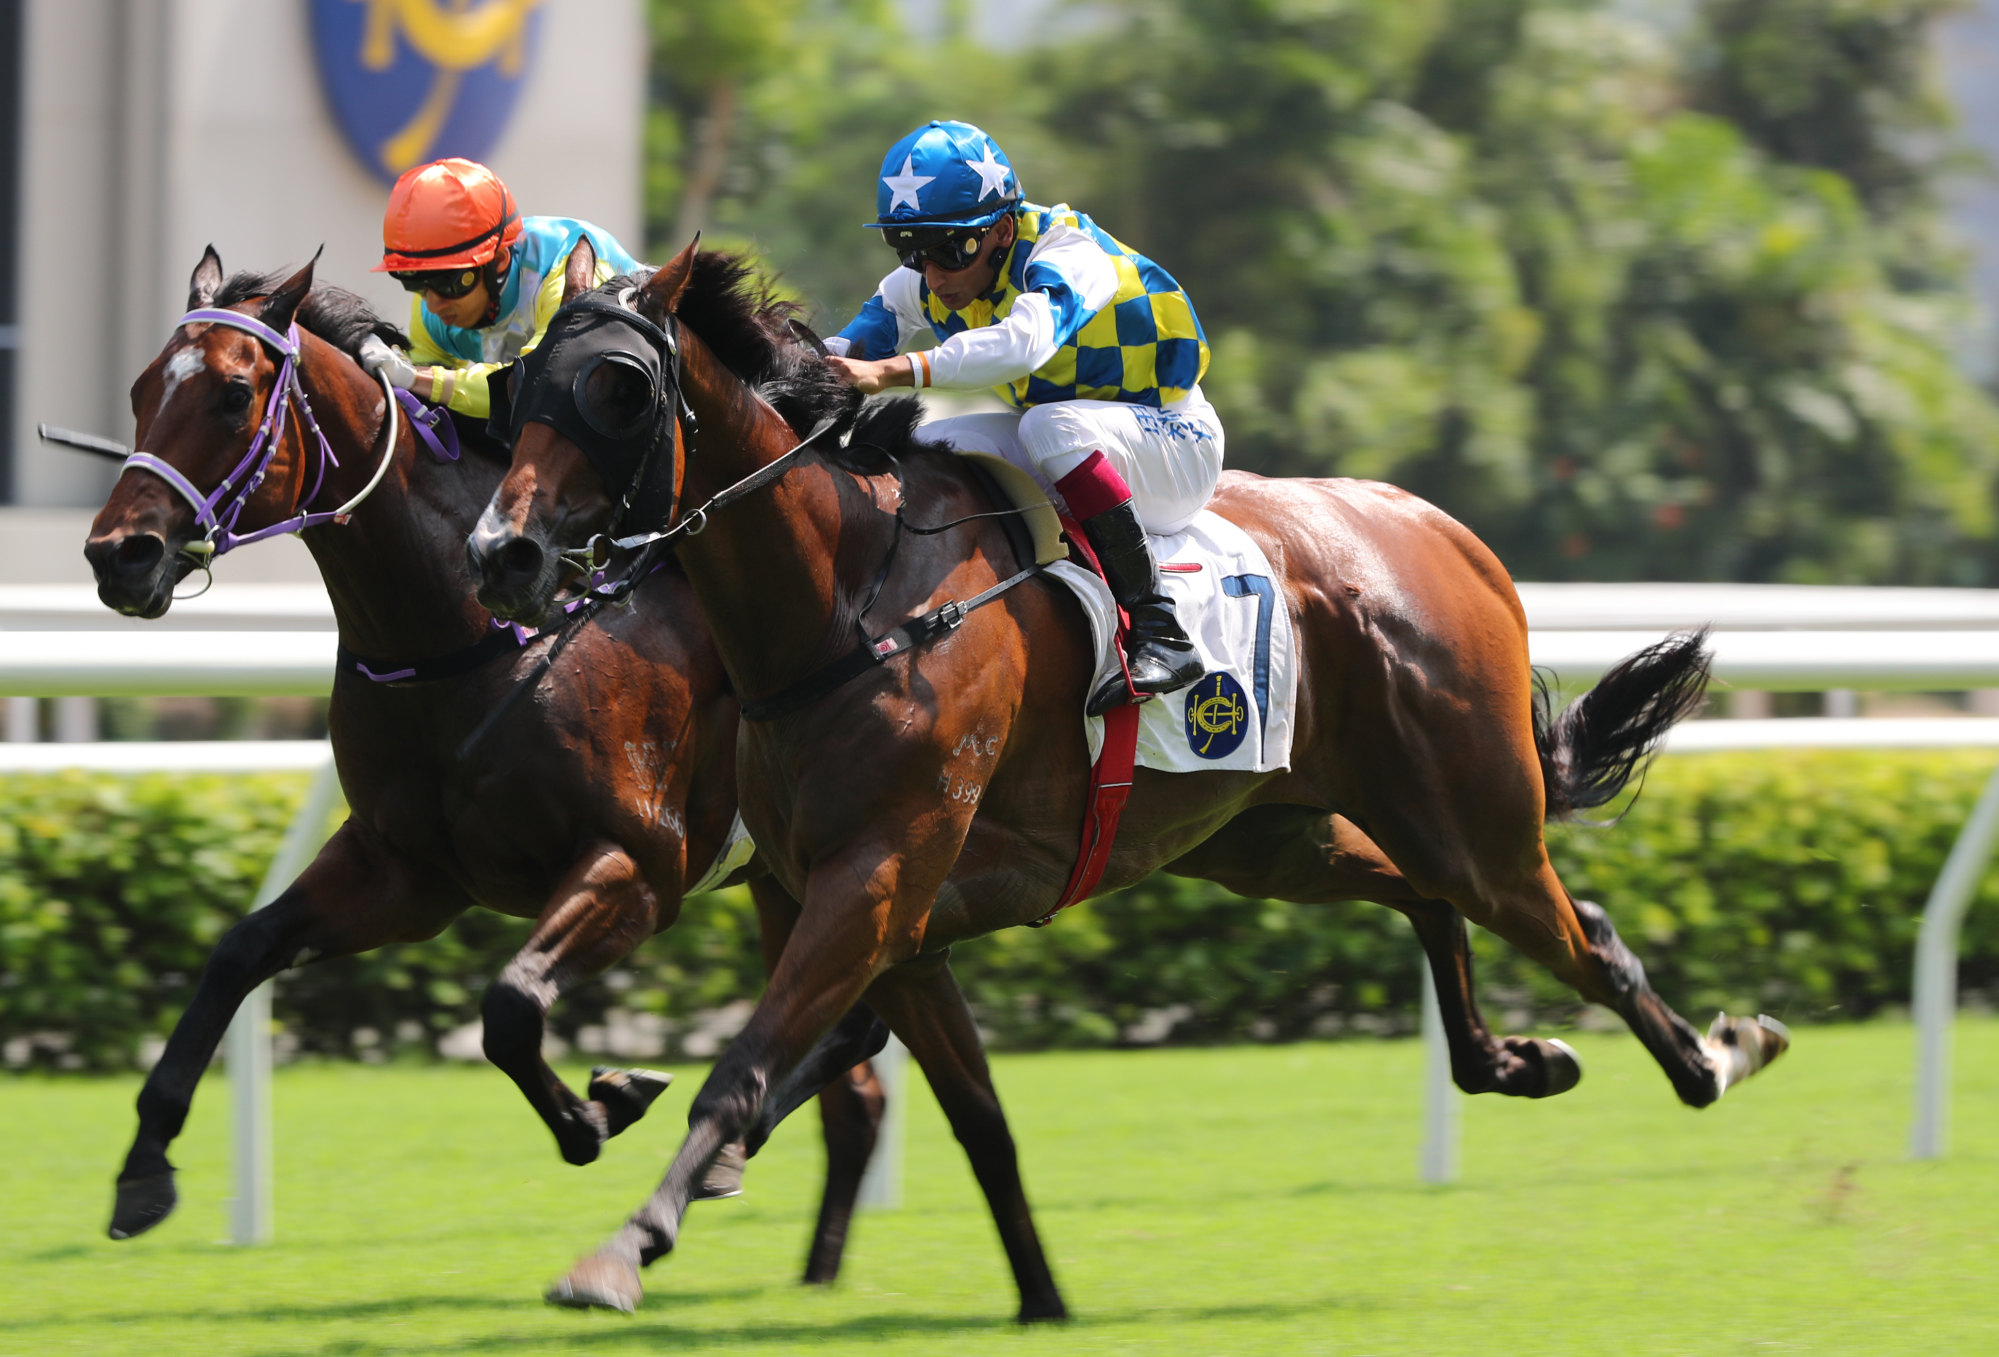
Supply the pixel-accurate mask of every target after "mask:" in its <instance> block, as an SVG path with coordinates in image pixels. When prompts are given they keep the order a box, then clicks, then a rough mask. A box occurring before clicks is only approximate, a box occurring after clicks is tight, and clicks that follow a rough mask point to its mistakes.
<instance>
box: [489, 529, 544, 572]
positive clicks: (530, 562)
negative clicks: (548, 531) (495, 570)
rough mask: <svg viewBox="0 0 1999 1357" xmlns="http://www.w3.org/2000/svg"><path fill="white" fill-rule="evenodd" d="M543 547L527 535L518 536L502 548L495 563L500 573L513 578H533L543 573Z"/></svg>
mask: <svg viewBox="0 0 1999 1357" xmlns="http://www.w3.org/2000/svg"><path fill="white" fill-rule="evenodd" d="M541 559H542V552H541V548H540V547H538V546H536V545H535V544H534V543H533V542H531V541H529V540H528V539H527V538H525V537H516V538H515V539H514V540H513V541H511V542H509V543H507V544H506V545H505V546H504V547H501V548H500V552H499V555H498V557H497V558H496V560H495V561H494V564H495V565H497V566H498V567H499V573H500V574H501V575H502V576H504V577H510V578H513V579H532V578H534V577H535V576H536V575H539V574H540V573H541Z"/></svg>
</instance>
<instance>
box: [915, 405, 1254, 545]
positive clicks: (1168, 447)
mask: <svg viewBox="0 0 1999 1357" xmlns="http://www.w3.org/2000/svg"><path fill="white" fill-rule="evenodd" d="M918 436H919V437H920V438H922V439H924V440H925V441H928V442H935V443H945V444H948V445H949V446H951V447H954V448H961V449H965V450H968V451H973V452H989V453H992V454H994V455H996V456H999V457H1004V458H1005V459H1006V460H1007V461H1009V462H1011V463H1013V464H1014V465H1015V466H1017V467H1019V468H1020V469H1021V470H1022V471H1025V472H1026V473H1027V474H1028V475H1030V476H1032V477H1034V479H1035V480H1036V481H1037V482H1038V483H1039V484H1040V486H1041V488H1042V489H1043V490H1046V491H1047V492H1048V497H1049V498H1050V499H1051V500H1053V501H1054V502H1055V506H1056V507H1057V508H1058V509H1061V510H1063V511H1064V512H1067V511H1068V505H1066V504H1065V503H1063V501H1062V496H1061V494H1060V492H1058V491H1057V490H1056V489H1055V482H1057V481H1059V480H1061V479H1062V478H1063V477H1064V476H1066V475H1068V474H1069V473H1070V472H1071V471H1074V470H1075V469H1076V468H1077V467H1079V466H1081V465H1082V464H1083V462H1084V461H1085V460H1086V459H1088V457H1089V455H1090V454H1091V453H1092V452H1097V451H1102V453H1103V454H1104V456H1105V457H1106V458H1107V459H1109V461H1110V464H1111V465H1112V466H1114V467H1116V468H1117V473H1118V475H1120V476H1122V477H1124V483H1125V484H1126V485H1128V486H1130V487H1131V503H1132V508H1133V509H1135V510H1136V511H1137V513H1138V521H1139V522H1140V523H1141V524H1143V525H1144V527H1145V530H1146V531H1147V532H1149V533H1152V534H1154V535H1163V534H1167V533H1175V532H1178V531H1180V529H1182V528H1184V527H1186V526H1187V524H1188V522H1189V521H1190V520H1191V519H1192V518H1193V517H1194V515H1195V514H1196V513H1197V512H1199V510H1200V509H1201V508H1202V506H1203V505H1205V504H1207V502H1208V497H1209V496H1211V495H1213V494H1214V493H1215V482H1216V481H1218V480H1220V479H1221V475H1222V422H1221V420H1220V419H1219V418H1217V417H1216V415H1215V407H1214V406H1212V405H1210V404H1208V402H1207V401H1206V399H1204V398H1203V397H1202V395H1201V392H1200V390H1199V388H1196V389H1195V390H1193V391H1191V392H1189V393H1188V394H1187V395H1186V396H1185V397H1183V398H1182V399H1180V400H1179V401H1176V402H1175V403H1174V404H1173V405H1171V406H1168V407H1167V408H1165V409H1163V410H1154V409H1152V408H1151V407H1150V406H1145V405H1127V404H1125V403H1123V402H1122V401H1090V400H1072V401H1057V402H1055V403H1053V404H1050V405H1037V406H1034V407H1033V408H1031V409H1029V410H1026V411H1022V412H1018V413H1016V412H1014V411H1011V410H1005V411H993V412H991V413H989V414H976V415H954V416H952V417H951V418H949V419H938V420H932V421H931V422H930V423H928V424H925V425H923V427H922V428H921V429H920V430H919V431H918Z"/></svg>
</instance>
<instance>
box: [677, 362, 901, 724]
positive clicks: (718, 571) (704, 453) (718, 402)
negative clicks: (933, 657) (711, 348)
mask: <svg viewBox="0 0 1999 1357" xmlns="http://www.w3.org/2000/svg"><path fill="white" fill-rule="evenodd" d="M685 349H686V359H685V366H684V369H683V377H682V380H683V382H684V383H685V389H686V393H687V398H688V403H689V404H690V405H691V406H692V407H693V409H694V413H695V417H696V420H697V423H698V428H699V429H700V432H699V433H698V434H697V435H696V436H695V441H694V446H693V449H692V450H691V451H690V452H689V453H688V456H687V472H686V477H685V481H684V485H683V492H682V505H681V508H682V511H683V512H685V511H688V510H691V509H693V508H695V507H698V506H699V505H700V504H701V503H702V502H703V501H704V500H706V499H707V498H708V497H709V496H710V495H712V494H714V493H715V492H716V491H718V490H722V489H724V488H726V487H727V486H729V485H732V484H734V483H735V482H736V481H739V480H741V479H742V478H743V477H745V476H747V475H749V474H750V473H751V472H753V471H755V470H757V469H758V468H759V467H763V466H766V465H768V464H769V463H771V462H773V461H775V460H776V459H777V458H778V457H781V456H783V455H784V454H785V453H786V452H788V451H790V450H791V448H792V447H793V446H795V445H796V443H797V442H798V438H797V435H796V434H794V433H793V432H792V431H791V428H790V426H789V425H787V424H786V423H785V422H784V420H783V419H782V418H780V417H779V416H778V415H777V413H776V412H775V411H773V410H772V409H771V408H770V407H769V406H768V405H765V404H764V403H763V402H762V401H761V400H759V399H757V398H756V397H755V396H754V395H753V394H752V393H751V392H750V390H749V389H748V388H747V387H745V386H744V385H743V384H742V383H741V382H740V381H738V380H737V379H736V378H735V377H734V376H733V375H731V374H729V373H727V372H726V371H724V370H723V369H722V367H721V364H720V363H719V362H717V361H716V360H715V359H714V358H713V356H712V355H710V354H709V353H708V352H707V350H706V348H705V347H704V346H701V345H699V344H688V345H686V346H685ZM847 479H848V478H846V477H845V474H844V473H842V472H839V471H837V470H835V469H833V468H831V467H828V466H827V465H826V464H825V463H823V462H821V461H819V460H818V459H816V458H807V459H806V460H804V461H802V462H801V463H800V464H799V465H798V466H796V467H794V468H792V469H791V470H789V471H787V472H786V473H785V475H784V476H783V477H782V478H780V479H779V480H778V481H777V482H775V483H774V484H772V485H769V486H766V487H764V488H763V489H761V490H758V491H755V492H753V493H752V494H750V495H747V496H745V497H744V498H743V499H740V500H737V501H736V502H735V503H733V504H731V505H729V506H728V507H727V508H724V509H721V510H718V511H717V512H716V513H715V514H714V515H713V517H712V518H711V519H710V521H709V524H708V526H707V527H706V528H705V529H704V530H703V531H702V532H701V533H700V534H699V535H698V536H695V537H692V538H683V539H682V542H681V545H680V547H679V556H680V560H681V564H682V566H683V567H684V568H685V570H686V572H687V578H688V581H689V583H690V584H692V585H693V587H694V591H695V594H696V595H697V596H698V597H699V598H700V600H701V606H702V610H703V612H704V613H706V615H707V618H708V624H709V628H710V630H711V631H712V632H713V634H714V637H715V645H716V649H717V650H718V651H719V652H720V654H721V657H722V664H723V667H724V668H725V669H727V670H728V672H729V676H730V679H731V680H732V681H733V683H734V684H735V686H736V690H737V691H738V692H740V693H743V694H745V695H747V696H752V697H766V696H769V695H770V694H772V693H773V692H775V691H777V690H778V689H780V688H782V687H784V686H785V685H787V684H789V683H791V682H793V681H795V680H796V679H798V678H800V677H801V676H803V675H804V674H805V673H807V672H809V670H810V669H811V668H812V667H813V666H815V665H816V664H818V663H822V662H825V661H827V660H830V659H832V658H835V657H837V656H838V655H839V654H841V653H844V652H845V651H846V650H847V649H848V648H849V647H851V645H852V644H853V641H854V626H853V621H854V614H853V605H852V601H851V600H850V599H849V598H847V597H846V596H845V595H844V594H843V592H842V590H841V589H840V577H841V571H840V570H839V569H838V566H839V564H840V562H839V560H838V557H839V553H840V546H841V537H842V534H843V528H844V529H845V531H846V534H847V535H848V536H849V538H850V540H852V539H858V540H860V541H865V542H869V543H873V542H875V541H876V540H877V539H879V541H880V543H881V545H882V547H883V548H884V549H885V547H886V544H887V537H886V534H885V533H882V532H880V531H879V530H877V531H874V532H870V531H866V530H865V529H864V528H863V525H861V524H858V523H856V522H854V521H853V519H854V517H855V515H854V513H853V510H854V508H855V507H856V504H857V503H861V502H864V501H860V500H859V498H858V496H857V495H856V493H855V492H854V490H853V488H852V486H851V485H847V486H843V484H842V482H843V481H844V480H847ZM843 492H844V493H843ZM850 501H851V502H850Z"/></svg>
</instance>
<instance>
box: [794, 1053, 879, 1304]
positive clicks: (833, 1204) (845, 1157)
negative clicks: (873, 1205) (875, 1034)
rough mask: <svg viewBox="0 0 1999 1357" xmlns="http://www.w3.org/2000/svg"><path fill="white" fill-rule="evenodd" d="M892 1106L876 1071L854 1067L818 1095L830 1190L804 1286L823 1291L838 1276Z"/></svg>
mask: <svg viewBox="0 0 1999 1357" xmlns="http://www.w3.org/2000/svg"><path fill="white" fill-rule="evenodd" d="M887 1106H888V1102H887V1099H886V1098H885V1097H884V1095H883V1092H882V1086H881V1081H880V1080H879V1079H877V1078H876V1077H875V1072H874V1067H873V1066H872V1065H866V1064H862V1065H856V1066H854V1067H853V1068H852V1069H850V1070H848V1071H847V1072H846V1073H844V1074H841V1075H840V1076H838V1077H837V1078H835V1079H834V1080H833V1082H832V1083H830V1084H828V1085H826V1087H825V1088H824V1089H823V1090H822V1091H821V1092H820V1094H819V1121H820V1127H821V1130H822V1132H823V1133H824V1138H825V1142H826V1190H825V1192H824V1193H823V1194H821V1196H820V1199H819V1219H818V1220H817V1221H816V1222H814V1224H813V1228H812V1246H811V1248H810V1249H809V1250H808V1251H807V1252H806V1255H805V1277H804V1280H805V1283H806V1284H807V1285H808V1286H825V1285H828V1284H830V1283H832V1282H833V1281H835V1280H837V1279H838V1278H839V1276H840V1261H841V1259H842V1257H844V1256H845V1254H846V1251H847V1231H848V1228H849V1227H850V1226H851V1225H852V1223H853V1219H854V1206H855V1204H856V1203H857V1202H858V1201H859V1200H860V1195H861V1178H862V1175H863V1174H865V1173H866V1171H867V1167H868V1160H869V1159H871V1158H872V1157H873V1156H874V1152H875V1139H876V1137H877V1136H878V1135H879V1134H880V1131H881V1121H882V1114H883V1113H884V1112H885V1111H886V1110H887Z"/></svg>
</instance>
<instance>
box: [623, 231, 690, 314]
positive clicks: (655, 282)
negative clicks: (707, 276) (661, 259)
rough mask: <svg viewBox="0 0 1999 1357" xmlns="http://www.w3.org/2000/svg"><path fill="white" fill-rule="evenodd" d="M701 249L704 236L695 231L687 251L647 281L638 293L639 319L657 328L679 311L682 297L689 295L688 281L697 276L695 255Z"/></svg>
mask: <svg viewBox="0 0 1999 1357" xmlns="http://www.w3.org/2000/svg"><path fill="white" fill-rule="evenodd" d="M700 248H701V233H700V232H699V231H696V232H695V233H694V239H692V240H690V241H688V242H687V248H686V249H684V250H682V251H681V252H680V253H679V254H677V255H675V256H674V257H673V258H671V259H669V260H667V261H666V263H664V264H662V265H661V266H660V268H659V271H658V272H657V273H655V274H653V276H652V277H651V278H649V279H647V280H646V285H645V286H644V287H642V288H640V289H639V296H638V304H639V307H638V309H639V314H640V315H642V316H644V317H645V318H646V319H647V320H649V321H651V322H653V324H655V325H657V324H660V323H661V322H663V321H664V320H665V319H666V318H667V317H668V316H670V315H672V314H673V313H674V312H675V311H677V310H678V309H679V308H680V295H681V294H682V293H683V292H685V291H687V280H688V279H690V278H692V277H693V276H694V252H695V251H696V250H698V249H700Z"/></svg>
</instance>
